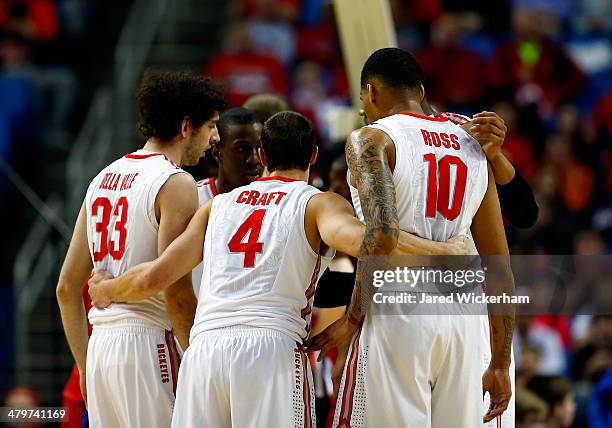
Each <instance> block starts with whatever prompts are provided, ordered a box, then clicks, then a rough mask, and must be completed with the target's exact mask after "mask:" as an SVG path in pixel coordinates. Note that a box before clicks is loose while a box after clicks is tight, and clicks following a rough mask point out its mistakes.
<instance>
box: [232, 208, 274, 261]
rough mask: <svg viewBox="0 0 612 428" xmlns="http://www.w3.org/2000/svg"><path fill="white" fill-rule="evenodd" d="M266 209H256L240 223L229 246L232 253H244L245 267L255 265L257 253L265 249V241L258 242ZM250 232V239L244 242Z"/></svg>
mask: <svg viewBox="0 0 612 428" xmlns="http://www.w3.org/2000/svg"><path fill="white" fill-rule="evenodd" d="M265 215H266V210H255V211H253V212H252V213H251V215H250V216H248V217H247V219H246V220H245V221H244V223H242V224H241V225H240V227H239V228H238V230H237V231H236V233H234V236H232V239H230V241H229V243H228V244H227V247H228V248H229V250H230V251H231V252H232V253H244V267H245V268H250V267H253V266H255V255H256V254H258V253H261V252H262V251H263V242H257V240H258V239H259V234H260V233H261V225H262V223H263V219H264V216H265ZM247 233H248V234H249V239H248V241H246V242H242V241H243V240H244V238H245V237H246V235H247Z"/></svg>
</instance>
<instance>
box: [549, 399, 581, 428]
mask: <svg viewBox="0 0 612 428" xmlns="http://www.w3.org/2000/svg"><path fill="white" fill-rule="evenodd" d="M553 415H554V416H555V418H556V419H557V420H558V422H559V426H561V427H563V428H569V427H571V426H572V423H573V422H574V416H575V415H576V402H575V401H574V394H571V393H570V394H567V395H566V396H565V398H564V399H563V401H562V402H561V403H560V404H559V405H557V406H556V407H555V410H554V413H553Z"/></svg>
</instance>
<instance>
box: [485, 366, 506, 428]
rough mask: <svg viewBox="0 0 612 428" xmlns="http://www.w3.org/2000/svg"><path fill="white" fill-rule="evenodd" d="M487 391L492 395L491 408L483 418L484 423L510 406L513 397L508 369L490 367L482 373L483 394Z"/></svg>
mask: <svg viewBox="0 0 612 428" xmlns="http://www.w3.org/2000/svg"><path fill="white" fill-rule="evenodd" d="M485 392H488V393H489V396H490V397H491V404H490V405H489V410H488V411H487V413H486V414H485V415H484V417H483V418H482V421H483V422H484V423H487V422H489V421H492V420H493V419H495V418H496V417H498V416H501V414H502V413H504V412H505V411H506V409H507V408H508V403H509V402H510V397H512V387H511V383H510V375H509V373H508V369H497V368H493V367H490V366H489V368H488V369H487V371H485V372H484V374H483V375H482V396H483V397H484V394H485Z"/></svg>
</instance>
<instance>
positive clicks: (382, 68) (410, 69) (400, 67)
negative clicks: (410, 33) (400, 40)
mask: <svg viewBox="0 0 612 428" xmlns="http://www.w3.org/2000/svg"><path fill="white" fill-rule="evenodd" d="M375 77H377V78H379V79H380V80H381V81H382V82H383V83H384V84H386V85H388V86H390V87H392V88H401V89H409V88H418V87H419V86H420V85H422V84H424V83H425V74H424V73H423V70H422V69H421V66H420V65H419V63H418V62H417V60H416V59H415V58H414V56H412V55H411V54H410V53H408V52H406V51H404V50H402V49H398V48H383V49H378V50H377V51H376V52H374V53H373V54H372V55H370V57H369V58H368V59H367V61H366V62H365V64H364V65H363V69H362V70H361V87H365V86H366V85H367V84H368V82H370V80H371V79H373V78H375Z"/></svg>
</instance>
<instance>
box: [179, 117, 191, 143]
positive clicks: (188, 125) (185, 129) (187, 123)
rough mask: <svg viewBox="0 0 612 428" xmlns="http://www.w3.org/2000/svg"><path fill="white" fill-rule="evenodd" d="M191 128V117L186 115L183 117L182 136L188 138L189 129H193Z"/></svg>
mask: <svg viewBox="0 0 612 428" xmlns="http://www.w3.org/2000/svg"><path fill="white" fill-rule="evenodd" d="M191 128H192V125H191V119H189V117H187V116H185V117H184V118H183V121H182V122H181V137H183V138H187V136H188V135H189V131H191Z"/></svg>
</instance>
